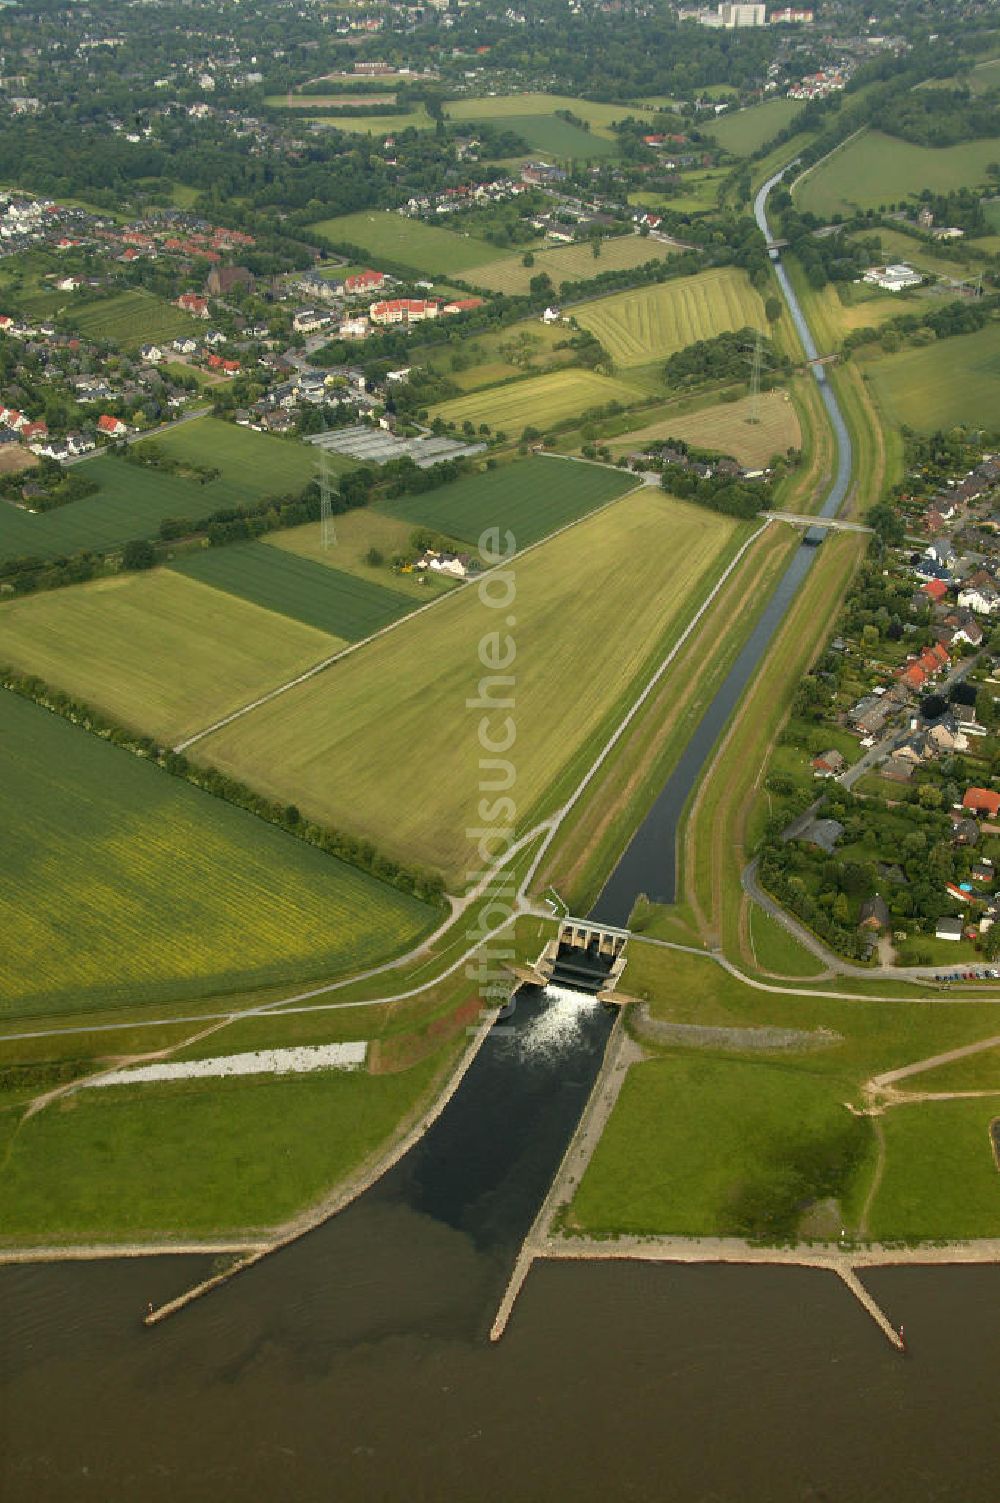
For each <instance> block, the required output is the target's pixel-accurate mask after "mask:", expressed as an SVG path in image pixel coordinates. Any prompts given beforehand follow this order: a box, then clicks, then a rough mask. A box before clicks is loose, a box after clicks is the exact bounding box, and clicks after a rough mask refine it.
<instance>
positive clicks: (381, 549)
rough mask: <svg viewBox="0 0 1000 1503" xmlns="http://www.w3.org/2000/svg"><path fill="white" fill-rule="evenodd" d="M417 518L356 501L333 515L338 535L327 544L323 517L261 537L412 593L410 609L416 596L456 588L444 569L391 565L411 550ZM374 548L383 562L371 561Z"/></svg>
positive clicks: (422, 597) (288, 550)
mask: <svg viewBox="0 0 1000 1503" xmlns="http://www.w3.org/2000/svg"><path fill="white" fill-rule="evenodd" d="M413 530H414V529H413V523H412V522H407V521H405V520H404V519H403V517H402V516H398V517H397V516H391V517H390V516H386V514H385V513H384V512H382V511H376V510H375V509H374V507H371V506H356V507H354V509H353V510H352V511H346V512H343V513H342V514H341V515H340V516H339V517H335V518H334V541H333V542H332V543H331V544H330V546H329V547H328V548H324V547H323V537H322V531H321V527H320V523H319V522H306V523H304V524H303V526H301V527H289V528H282V530H281V531H280V532H272V533H270V534H269V535H268V536H267V537H266V538H262V539H261V543H262V545H263V546H264V547H269V548H277V549H279V550H280V551H281V552H282V553H291V554H294V555H296V556H297V557H298V558H301V559H309V560H310V561H311V562H312V563H313V564H319V565H321V566H322V567H323V568H324V569H332V570H334V571H335V572H337V573H340V572H343V573H344V574H352V575H354V576H355V577H356V578H357V579H359V580H366V581H367V582H368V583H370V584H372V585H384V586H385V588H386V589H387V590H392V591H395V592H397V593H398V594H400V595H405V596H407V597H408V600H409V606H410V609H411V610H412V608H413V605H414V602H416V601H423V602H426V601H428V600H433V599H434V597H435V595H444V594H447V592H448V591H449V590H453V589H454V588H455V581H454V580H449V579H446V578H442V576H441V575H440V574H433V575H429V571H425V572H423V573H421V574H397V573H395V572H394V570H393V568H392V559H393V556H394V555H395V554H397V553H407V552H408V551H409V549H410V539H411V537H412V535H413ZM373 548H374V549H375V550H376V552H377V553H380V554H381V555H382V562H381V563H378V564H373V563H371V562H370V561H369V552H370V550H371V549H373Z"/></svg>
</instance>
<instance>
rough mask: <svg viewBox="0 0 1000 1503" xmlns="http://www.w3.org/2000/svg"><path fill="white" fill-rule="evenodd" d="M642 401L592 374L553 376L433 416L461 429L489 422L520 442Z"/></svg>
mask: <svg viewBox="0 0 1000 1503" xmlns="http://www.w3.org/2000/svg"><path fill="white" fill-rule="evenodd" d="M581 322H582V320H581ZM643 396H644V393H643V392H642V391H641V390H640V389H639V388H638V387H636V386H633V385H632V384H631V383H630V382H628V381H627V380H618V379H617V378H616V377H611V376H598V375H595V374H594V372H593V371H583V370H567V371H555V372H553V373H552V374H550V375H547V376H532V377H531V378H530V380H527V381H514V382H512V383H511V384H510V385H509V386H493V387H489V388H487V389H486V390H484V391H474V392H470V393H468V394H467V395H466V396H463V397H452V398H450V400H449V401H447V402H439V403H438V404H437V405H436V406H435V407H434V408H433V410H432V412H431V416H432V417H442V418H444V420H445V422H447V423H458V424H459V425H461V424H462V423H464V422H466V421H469V422H472V423H475V424H476V425H477V426H478V425H479V424H480V423H487V422H488V423H489V424H490V426H491V427H492V429H493V431H494V432H495V433H506V434H507V435H508V436H509V437H511V438H517V437H520V435H521V433H522V431H523V430H524V429H525V428H537V429H539V431H544V430H545V429H546V428H547V427H549V426H550V425H551V424H552V423H560V422H562V421H563V420H564V419H565V418H571V417H579V416H580V414H581V413H583V412H586V411H587V410H588V409H589V408H591V407H606V406H607V405H608V403H609V402H620V403H621V404H622V405H623V406H628V405H629V404H630V403H632V402H636V401H639V400H641V398H642V397H643Z"/></svg>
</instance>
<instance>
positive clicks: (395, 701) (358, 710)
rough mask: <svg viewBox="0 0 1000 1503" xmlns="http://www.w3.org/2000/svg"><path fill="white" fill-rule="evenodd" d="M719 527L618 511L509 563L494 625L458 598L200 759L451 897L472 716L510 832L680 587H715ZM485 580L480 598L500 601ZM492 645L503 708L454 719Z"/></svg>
mask: <svg viewBox="0 0 1000 1503" xmlns="http://www.w3.org/2000/svg"><path fill="white" fill-rule="evenodd" d="M733 530H734V524H733V523H732V522H731V521H729V520H728V519H726V518H723V517H720V516H718V515H715V514H713V513H710V512H707V511H702V510H700V509H698V508H696V507H692V506H687V505H684V504H683V503H678V502H675V501H672V500H670V499H669V498H667V497H665V496H664V495H663V494H662V493H661V492H657V491H644V492H640V493H636V494H635V495H633V496H629V497H627V498H624V499H623V500H621V501H620V502H618V503H616V504H614V505H613V506H609V507H606V508H605V509H604V510H603V511H601V512H599V513H597V514H596V515H595V516H593V517H590V518H587V519H586V520H585V521H583V522H581V523H580V524H579V526H577V527H574V528H572V529H570V530H568V531H566V532H564V533H563V534H561V535H560V536H559V537H557V538H554V539H552V540H551V541H550V542H548V543H545V544H543V545H541V546H540V547H539V548H537V549H535V550H533V551H531V552H530V553H528V554H527V555H525V556H524V557H522V558H520V559H518V560H517V561H516V562H515V563H514V564H513V566H512V568H511V570H510V575H511V578H510V579H509V580H508V585H509V586H510V587H511V589H512V590H513V592H514V593H513V594H510V595H509V598H508V604H507V605H506V606H505V607H504V610H503V613H501V611H500V610H497V609H490V608H488V607H486V606H484V604H483V603H482V600H481V598H480V591H479V590H478V589H477V590H463V591H460V592H458V593H456V594H455V595H453V596H451V597H449V598H448V599H446V600H443V601H441V602H440V604H439V605H438V606H437V607H436V608H435V610H433V611H429V612H426V613H425V614H424V615H422V616H418V617H415V618H414V619H413V620H412V621H411V622H408V623H407V624H406V625H405V626H404V627H402V628H400V630H399V631H397V632H394V633H392V634H391V637H388V638H383V639H381V640H380V641H376V642H373V643H372V644H370V645H369V646H368V647H366V648H365V649H364V651H363V652H362V653H359V654H357V655H355V656H354V657H353V658H349V659H347V660H345V662H343V663H342V664H340V665H339V666H338V668H337V670H336V672H335V673H332V674H329V675H327V674H324V675H320V676H319V677H317V678H315V679H312V680H310V681H309V682H308V683H306V684H303V685H301V686H299V687H298V688H295V689H293V690H291V691H290V692H289V693H288V694H286V695H284V696H283V697H282V700H281V702H280V707H279V706H278V705H277V703H275V704H271V705H264V706H262V707H261V708H260V709H259V710H257V711H255V712H254V713H253V714H251V715H248V716H245V717H243V719H241V720H240V721H238V722H235V723H234V724H233V725H232V726H229V727H226V728H225V729H223V730H222V731H220V732H218V733H216V734H215V735H213V736H211V737H209V738H208V739H207V740H206V741H204V742H202V743H200V745H199V748H198V755H199V758H205V759H206V760H209V761H211V762H213V763H215V764H216V765H218V766H220V767H222V768H224V769H226V770H228V771H230V772H232V773H234V774H236V775H238V776H241V777H243V778H246V779H247V780H248V781H249V782H250V783H251V785H252V786H254V787H260V788H261V789H262V790H263V791H266V792H269V793H271V794H272V795H273V796H276V797H278V798H280V799H283V800H293V801H295V802H296V803H297V804H298V805H299V807H300V808H302V809H303V811H304V812H306V813H307V814H309V815H311V816H313V817H319V818H322V819H324V820H329V821H331V822H333V823H341V824H343V826H344V827H345V828H348V829H351V830H353V831H355V832H357V833H359V834H363V835H366V836H368V837H369V838H371V839H373V840H375V841H376V842H377V843H378V844H379V845H380V847H382V848H384V849H386V850H388V851H391V852H398V853H399V854H400V855H402V854H403V853H404V852H405V853H407V857H408V859H414V858H416V857H418V855H419V859H421V860H424V861H428V862H431V863H433V864H435V865H439V866H440V867H441V869H442V870H444V871H445V872H446V873H447V874H448V880H449V881H450V882H453V883H456V884H462V883H463V882H464V881H465V877H464V873H465V872H466V870H467V869H468V868H470V866H473V867H474V866H477V865H478V862H477V861H476V859H475V856H474V852H475V848H476V844H477V841H478V837H477V836H475V835H472V836H470V835H469V834H468V833H467V832H468V831H469V830H474V829H476V828H477V827H478V826H479V825H480V824H482V822H483V821H482V819H481V818H480V817H479V816H478V813H477V810H478V805H479V801H480V799H481V798H482V791H481V789H480V773H479V767H478V763H479V759H480V757H481V756H482V755H483V751H482V748H481V746H480V744H479V740H478V736H479V727H480V723H481V721H482V719H483V717H484V716H485V717H486V719H487V732H489V733H490V734H491V735H492V737H493V738H494V740H496V739H497V738H498V737H499V741H500V743H501V745H500V750H499V752H497V753H495V754H489V755H500V754H501V753H506V754H508V755H509V756H510V759H511V760H512V762H513V763H514V765H515V767H516V787H515V789H514V792H513V797H514V800H515V802H516V820H517V825H518V827H519V828H521V829H523V828H528V827H530V825H531V823H532V822H533V820H534V819H535V818H537V817H538V816H537V810H538V809H539V807H540V805H541V804H542V802H543V801H544V800H546V799H550V798H551V796H552V787H553V784H554V783H555V782H556V781H557V780H558V779H559V777H560V775H561V773H562V772H563V770H564V769H565V768H566V766H567V764H568V763H569V762H570V761H571V760H572V758H573V756H574V755H575V753H576V752H577V751H578V749H579V748H580V746H581V745H582V744H583V743H585V742H586V741H587V739H588V737H590V736H592V735H593V734H594V733H595V732H596V731H597V730H598V729H599V728H600V727H602V726H603V725H604V724H606V722H607V718H608V717H609V715H610V714H611V712H612V711H613V710H614V709H615V707H616V706H617V705H618V704H619V702H620V701H621V700H622V699H626V700H627V697H628V695H629V693H630V692H631V690H630V688H629V686H631V685H633V684H634V683H635V682H636V681H637V680H639V679H641V677H642V676H643V675H644V674H645V673H647V672H649V671H650V665H651V664H652V663H655V662H656V661H658V660H659V658H660V656H661V655H662V653H663V652H664V651H665V650H666V646H667V645H668V644H669V642H670V641H671V640H674V639H675V638H676V636H677V635H679V633H680V631H681V629H682V626H683V624H684V622H685V620H686V617H687V608H688V606H687V602H688V600H689V598H690V596H691V594H692V592H696V591H698V590H699V589H700V588H702V583H701V582H702V581H703V580H704V579H705V578H706V577H708V576H709V575H710V574H714V572H715V568H716V563H717V560H718V557H719V554H720V552H721V551H722V550H723V549H725V547H726V546H727V544H728V542H729V539H730V538H731V536H732V534H733ZM502 584H503V580H502V579H501V578H499V577H498V578H497V580H496V581H495V583H494V585H493V586H492V587H491V589H492V591H493V595H494V598H498V599H502V598H504V597H502V596H498V595H497V591H498V590H499V589H500V586H501V585H502ZM508 614H509V615H513V616H514V617H515V621H514V622H512V623H508V622H507V615H508ZM515 628H516V629H515ZM497 632H500V633H501V638H500V649H499V650H500V651H501V652H502V653H506V652H507V651H508V647H507V646H505V645H504V644H505V643H506V633H507V632H510V637H511V642H510V647H511V648H512V649H513V651H515V652H516V660H513V659H512V663H514V666H513V667H512V666H511V663H508V666H507V668H506V669H505V670H504V672H506V673H508V674H511V675H512V676H513V677H514V678H515V680H516V682H515V683H514V684H513V685H511V684H509V683H508V684H499V685H497V684H494V687H493V689H492V691H489V689H488V693H491V694H492V698H491V700H490V703H492V702H493V700H495V699H496V698H497V697H498V696H499V698H501V699H504V700H507V699H511V698H512V699H513V701H514V703H513V707H511V706H509V705H506V706H500V707H499V709H494V710H492V711H491V710H490V707H489V704H487V706H486V707H485V708H484V707H483V706H477V705H476V704H475V703H474V704H473V707H472V708H471V709H470V708H469V706H468V701H469V699H470V698H471V699H472V700H473V701H475V700H476V699H477V697H482V696H481V695H480V694H479V690H478V686H479V684H480V680H481V679H483V678H484V677H489V675H487V674H486V668H485V667H484V663H486V662H488V658H487V659H483V660H482V661H481V660H480V656H479V644H480V642H481V641H482V640H485V638H486V637H487V636H488V635H489V634H492V633H497ZM498 671H499V670H498ZM495 677H496V674H495V673H494V674H493V678H495ZM508 714H510V715H511V717H512V722H511V723H512V725H513V728H514V737H515V739H516V748H514V749H513V750H512V749H511V748H512V742H511V741H510V739H509V730H508V729H505V726H506V716H507V715H508ZM491 726H492V732H491V731H490V727H491ZM501 731H502V732H503V734H502V735H500V732H501ZM331 767H336V768H337V775H336V777H331V776H330V775H329V769H330V768H331ZM429 767H433V768H434V770H435V771H434V777H433V778H432V779H431V780H430V781H429V780H428V777H427V769H428V768H429ZM491 776H492V775H491ZM504 786H506V785H504ZM503 807H505V806H502V805H501V808H503ZM383 843H384V844H383Z"/></svg>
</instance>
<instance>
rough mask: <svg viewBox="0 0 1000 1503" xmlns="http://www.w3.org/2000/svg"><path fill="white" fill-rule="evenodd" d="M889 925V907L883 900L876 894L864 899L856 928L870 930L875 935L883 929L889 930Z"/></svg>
mask: <svg viewBox="0 0 1000 1503" xmlns="http://www.w3.org/2000/svg"><path fill="white" fill-rule="evenodd" d="M889 924H890V917H889V905H888V903H887V902H886V900H885V898H881V897H879V895H878V893H876V894H875V895H874V897H870V898H866V899H865V901H864V902H863V903H862V904H861V912H860V914H859V916H858V928H859V929H871V930H873V931H874V932H876V933H881V931H882V930H883V929H888V928H889Z"/></svg>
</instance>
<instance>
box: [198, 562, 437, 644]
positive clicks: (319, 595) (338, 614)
mask: <svg viewBox="0 0 1000 1503" xmlns="http://www.w3.org/2000/svg"><path fill="white" fill-rule="evenodd" d="M173 567H174V568H175V569H176V570H177V571H178V573H181V574H184V575H185V576H186V577H187V578H189V579H197V580H200V581H201V583H202V584H206V585H211V586H212V588H213V589H216V590H225V591H226V593H227V594H229V595H235V596H237V597H238V598H240V599H242V600H249V601H250V602H251V603H252V604H253V605H258V606H263V607H264V608H265V609H266V610H269V611H277V612H279V614H280V615H282V616H285V617H290V618H291V619H292V620H293V621H302V622H304V623H305V625H306V626H312V627H315V628H316V630H317V631H322V632H328V633H329V634H330V635H331V636H334V637H340V638H346V640H347V641H349V642H357V641H360V639H361V638H362V637H367V636H370V634H371V633H372V632H373V631H378V630H379V629H380V628H381V627H383V626H388V625H389V622H390V621H397V620H398V619H399V617H400V616H405V615H406V614H407V613H408V612H409V611H412V609H413V600H412V598H411V597H410V596H408V595H403V594H400V593H397V592H396V591H395V590H393V589H392V588H391V587H390V586H389V585H388V584H384V585H383V584H381V583H375V582H374V581H372V580H367V579H359V578H358V576H357V575H356V574H348V573H346V572H344V571H343V570H341V569H338V568H336V566H333V567H327V568H324V567H323V565H322V564H317V563H314V562H313V561H312V560H311V559H308V558H301V557H299V556H297V555H296V554H295V553H290V552H288V551H287V549H282V548H268V547H266V546H265V544H264V543H257V542H254V543H233V544H231V545H230V546H229V547H226V548H203V549H202V550H201V551H200V552H198V553H189V554H186V555H185V556H184V557H183V558H182V559H180V560H178V562H177V563H175V564H174V565H173ZM389 578H391V576H389Z"/></svg>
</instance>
